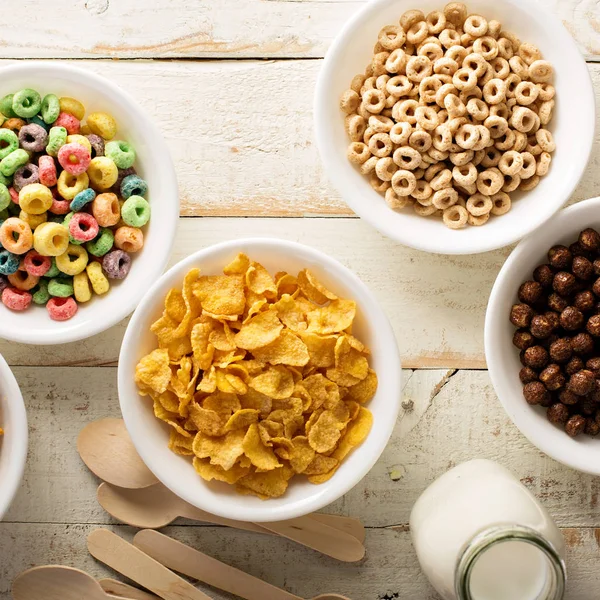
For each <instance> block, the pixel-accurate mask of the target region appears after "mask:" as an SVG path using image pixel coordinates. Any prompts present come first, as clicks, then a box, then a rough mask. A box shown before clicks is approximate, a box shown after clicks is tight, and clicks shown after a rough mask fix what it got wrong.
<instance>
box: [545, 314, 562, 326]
mask: <svg viewBox="0 0 600 600" xmlns="http://www.w3.org/2000/svg"><path fill="white" fill-rule="evenodd" d="M544 316H545V317H546V319H548V321H549V322H550V325H551V326H552V331H554V330H555V329H558V328H559V327H560V314H559V313H557V312H554V311H553V310H547V311H546V312H545V313H544Z"/></svg>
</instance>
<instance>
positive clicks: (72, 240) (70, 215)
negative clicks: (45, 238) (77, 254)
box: [62, 211, 83, 246]
mask: <svg viewBox="0 0 600 600" xmlns="http://www.w3.org/2000/svg"><path fill="white" fill-rule="evenodd" d="M74 214H75V213H74V212H73V211H71V212H70V213H68V214H67V215H66V216H65V219H64V221H63V222H62V224H63V226H64V227H66V228H67V229H69V223H70V222H71V219H72V218H73V215H74ZM69 243H70V244H75V245H76V246H81V244H83V242H80V241H79V240H76V239H75V238H74V237H72V236H71V234H70V233H69Z"/></svg>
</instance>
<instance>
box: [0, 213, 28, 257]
mask: <svg viewBox="0 0 600 600" xmlns="http://www.w3.org/2000/svg"><path fill="white" fill-rule="evenodd" d="M0 246H4V249H5V250H8V251H9V252H11V253H12V254H19V255H20V254H25V253H26V252H28V251H29V250H31V247H32V246H33V233H32V231H31V227H30V226H29V224H28V223H26V222H25V221H23V220H22V219H19V218H17V217H10V218H8V219H6V221H4V223H2V226H1V227H0Z"/></svg>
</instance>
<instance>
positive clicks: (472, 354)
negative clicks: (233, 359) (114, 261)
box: [0, 218, 508, 368]
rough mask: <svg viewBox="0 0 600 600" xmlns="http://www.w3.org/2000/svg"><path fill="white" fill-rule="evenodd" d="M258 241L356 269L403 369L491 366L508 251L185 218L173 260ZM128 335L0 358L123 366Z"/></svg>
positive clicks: (320, 227) (12, 347) (342, 223)
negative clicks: (383, 317)
mask: <svg viewBox="0 0 600 600" xmlns="http://www.w3.org/2000/svg"><path fill="white" fill-rule="evenodd" d="M256 236H268V237H273V236H275V237H280V238H285V239H288V240H295V241H298V242H301V243H304V244H307V245H309V246H314V247H315V248H318V249H320V250H323V251H324V252H326V253H327V254H330V255H331V256H333V257H334V258H337V259H338V260H339V261H340V262H341V263H342V264H344V265H346V266H347V267H349V268H350V269H352V270H353V271H354V272H355V273H356V274H357V275H358V276H359V277H360V278H361V279H362V280H363V281H364V282H365V283H366V284H367V286H368V287H369V288H370V289H371V290H372V291H373V293H374V294H375V295H376V297H377V298H378V300H379V302H380V303H381V306H382V308H383V309H384V311H385V313H386V314H387V316H388V317H389V319H390V321H391V323H392V325H393V327H394V330H395V332H396V337H397V340H398V345H399V347H400V352H401V356H402V360H403V364H404V366H406V367H454V368H465V367H469V368H483V367H484V366H485V361H484V356H483V322H484V314H485V306H486V304H487V299H488V295H489V291H490V289H491V287H492V284H493V282H494V279H495V277H496V274H497V272H498V270H499V268H500V266H501V265H502V263H503V262H504V260H505V258H506V256H507V254H508V250H506V249H505V250H500V251H497V252H491V253H487V254H482V255H479V256H463V257H460V256H455V257H452V256H437V255H433V254H427V253H424V252H418V251H415V250H411V249H409V248H406V247H404V246H401V245H399V244H397V243H395V242H392V241H391V240H389V239H387V238H385V237H383V236H382V235H380V234H379V233H377V232H376V231H375V230H373V229H372V228H371V227H369V226H368V225H367V224H366V223H364V222H363V221H360V220H358V219H233V218H230V219H226V218H219V219H213V218H211V219H181V220H180V226H179V233H178V237H177V242H176V246H175V251H174V254H173V256H172V257H171V262H172V263H174V262H176V261H178V260H181V259H182V258H184V257H186V256H188V255H189V254H191V253H193V252H195V251H197V250H199V249H201V248H204V247H206V246H209V245H211V244H214V243H217V242H221V241H225V240H231V239H239V238H242V237H256ZM133 268H135V263H134V266H133ZM98 301H100V302H101V301H102V300H101V299H100V300H98ZM31 310H42V309H39V308H36V307H34V308H32V309H31ZM124 331H125V323H122V324H120V325H119V326H117V327H114V328H112V329H111V330H109V331H107V332H105V333H103V334H100V335H98V336H95V337H93V338H91V339H89V340H86V341H84V342H81V343H74V344H67V345H63V346H55V347H53V348H52V351H51V352H48V350H47V348H44V347H35V346H25V345H21V344H13V343H7V342H2V341H0V352H1V353H2V354H4V356H5V358H6V359H7V360H8V362H9V363H10V364H13V365H35V364H41V365H67V366H68V365H75V364H77V365H98V364H99V365H106V364H116V360H117V358H118V353H119V349H120V344H121V340H122V337H123V334H124Z"/></svg>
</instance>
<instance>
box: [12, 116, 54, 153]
mask: <svg viewBox="0 0 600 600" xmlns="http://www.w3.org/2000/svg"><path fill="white" fill-rule="evenodd" d="M47 141H48V132H47V131H46V130H45V129H44V128H43V127H42V126H41V125H37V124H36V123H29V125H23V127H21V129H20V130H19V144H20V145H21V148H23V150H27V151H29V152H42V150H44V148H45V147H46V142H47Z"/></svg>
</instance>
